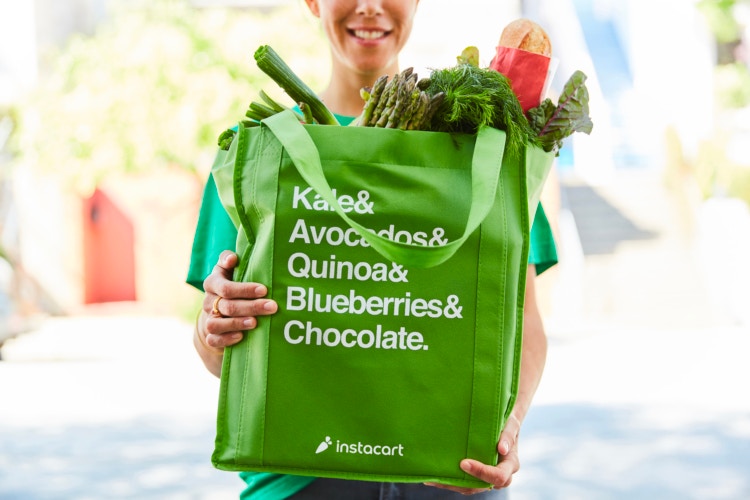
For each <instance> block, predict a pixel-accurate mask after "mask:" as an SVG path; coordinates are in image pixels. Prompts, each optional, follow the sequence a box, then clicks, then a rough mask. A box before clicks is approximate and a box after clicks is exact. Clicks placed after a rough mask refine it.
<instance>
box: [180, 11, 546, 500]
mask: <svg viewBox="0 0 750 500" xmlns="http://www.w3.org/2000/svg"><path fill="white" fill-rule="evenodd" d="M418 1H419V0H305V2H306V3H307V6H308V7H309V9H310V11H311V12H312V14H313V15H315V16H316V17H318V18H319V19H320V22H321V24H322V26H323V29H324V32H325V35H326V37H327V39H328V42H329V46H330V50H331V57H332V69H331V78H330V81H329V83H328V86H327V87H326V88H325V90H323V91H322V92H321V93H320V96H321V98H322V99H323V101H324V102H325V103H326V105H327V106H328V108H329V109H331V110H332V111H333V112H334V113H335V114H336V115H337V118H338V119H339V121H340V122H341V123H342V125H346V124H348V123H349V122H350V121H351V120H352V119H353V117H354V116H356V115H358V114H359V113H360V112H361V110H362V98H361V97H360V93H359V91H360V89H361V88H362V87H364V86H368V85H372V83H373V82H374V81H375V79H377V78H378V77H380V76H381V75H393V74H395V73H397V72H398V71H399V64H398V55H399V52H400V51H401V49H402V48H403V47H404V45H405V44H406V41H407V40H408V38H409V35H410V33H411V29H412V25H413V22H414V16H415V14H416V11H417V4H418ZM235 238H236V229H235V228H234V226H233V225H232V223H231V221H230V220H229V218H228V216H227V215H226V213H225V212H224V211H223V208H222V207H221V204H220V202H219V200H218V196H217V195H216V187H215V185H214V183H213V180H212V179H209V181H208V183H207V185H206V192H205V194H204V200H203V205H202V207H201V214H200V218H199V222H198V229H197V231H196V236H195V243H194V247H193V255H192V261H191V267H190V271H189V275H188V282H189V283H191V284H193V285H194V286H196V287H197V288H202V289H203V290H204V292H205V298H204V301H203V309H202V310H201V312H200V315H199V317H198V321H197V324H196V330H195V335H194V343H195V347H196V349H197V351H198V354H199V355H200V357H201V359H202V360H203V362H204V363H205V365H206V367H207V368H208V370H209V371H210V372H211V373H213V374H214V375H216V376H217V377H218V376H219V375H220V372H221V363H222V356H223V350H224V348H225V347H227V346H231V345H234V344H236V343H237V342H239V341H240V340H241V339H242V337H243V331H247V330H252V329H253V328H255V326H256V325H257V317H258V316H265V315H270V314H273V313H275V312H276V311H277V309H278V305H277V304H276V303H275V302H274V301H272V300H269V299H266V298H264V297H265V295H266V293H267V289H266V287H265V286H264V285H263V284H258V283H235V282H233V281H231V278H232V274H233V269H234V268H235V266H236V265H237V263H238V258H237V255H236V254H235V253H234V252H233V251H231V250H229V249H232V248H234V242H235ZM217 256H218V263H217ZM555 262H556V254H555V247H554V242H553V240H552V236H551V232H550V230H549V225H548V223H547V220H546V218H545V216H544V212H543V210H541V207H540V209H539V210H538V212H537V216H536V218H535V221H534V228H533V229H532V250H531V256H530V265H529V270H528V277H527V291H526V302H525V318H524V326H525V329H524V341H523V356H522V366H521V377H520V388H519V394H518V398H517V402H516V404H515V407H514V409H513V413H512V415H511V417H510V419H509V420H508V422H507V424H506V427H505V429H504V430H503V432H502V434H501V436H500V440H499V442H498V452H499V454H500V462H499V463H498V464H497V465H488V464H482V463H479V462H477V461H475V460H471V459H465V460H463V461H462V462H461V463H460V466H461V468H462V469H463V470H464V471H466V472H467V473H469V474H471V475H473V476H476V477H477V478H479V479H481V480H483V481H486V482H487V483H490V484H492V485H493V487H494V488H496V490H494V491H492V490H487V489H480V490H475V489H465V488H456V487H449V486H444V485H437V484H431V485H423V484H390V483H368V482H362V481H344V480H333V479H315V478H309V477H300V476H288V475H279V474H268V473H241V476H242V477H243V479H244V480H245V481H246V482H247V484H248V486H247V488H246V490H245V491H244V492H243V494H242V497H243V498H275V499H280V498H298V499H301V498H369V497H370V496H372V497H373V498H425V499H426V498H458V497H461V495H466V494H477V495H478V497H479V498H502V497H503V496H504V490H503V488H506V487H507V486H508V485H509V484H510V482H511V479H512V477H513V474H514V473H515V472H516V471H517V470H518V469H519V460H518V432H519V429H520V426H521V422H522V421H523V419H524V416H525V415H526V412H527V410H528V408H529V405H530V404H531V400H532V397H533V395H534V392H535V391H536V388H537V385H538V383H539V380H540V378H541V375H542V370H543V366H544V362H545V358H546V350H547V342H546V336H545V334H544V330H543V327H542V322H541V318H540V316H539V311H538V309H537V303H536V297H535V292H534V278H535V276H536V274H537V273H539V272H542V271H543V270H544V269H546V268H548V267H549V266H551V265H553V264H554V263H555ZM214 264H215V265H214ZM206 276H207V277H206ZM217 297H221V299H222V300H221V301H220V302H219V303H218V308H219V310H218V314H217V312H216V311H214V307H215V305H216V300H217ZM389 495H390V496H389Z"/></svg>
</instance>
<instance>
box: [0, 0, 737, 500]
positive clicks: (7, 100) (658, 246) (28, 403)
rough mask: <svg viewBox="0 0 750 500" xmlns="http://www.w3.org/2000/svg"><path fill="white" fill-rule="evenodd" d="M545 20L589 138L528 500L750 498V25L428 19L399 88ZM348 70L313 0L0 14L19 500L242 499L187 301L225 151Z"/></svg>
mask: <svg viewBox="0 0 750 500" xmlns="http://www.w3.org/2000/svg"><path fill="white" fill-rule="evenodd" d="M517 17H529V18H531V19H533V20H535V21H537V22H538V23H540V24H541V25H542V26H543V27H544V28H545V29H546V30H547V32H548V34H549V35H550V38H551V40H552V46H553V53H554V58H555V59H556V61H557V63H558V65H557V70H556V73H555V76H554V79H553V81H552V84H551V86H550V90H549V95H550V96H551V97H554V96H555V94H557V93H559V92H560V91H561V89H562V85H563V84H564V82H565V81H566V80H567V78H568V77H569V76H570V75H571V74H572V73H573V71H575V70H577V69H580V70H582V71H583V72H584V73H586V75H587V76H588V80H587V86H588V88H589V92H590V98H591V100H590V108H591V115H592V119H593V121H594V124H595V125H594V131H593V133H592V134H591V135H590V136H586V135H582V134H576V135H575V136H573V137H572V138H571V139H570V140H568V141H567V142H566V144H565V147H564V148H563V150H562V152H561V154H560V156H559V158H558V159H557V163H556V166H555V169H554V171H553V174H552V176H551V178H550V179H549V181H548V183H547V186H546V189H545V193H544V195H543V201H544V203H545V207H546V209H547V212H548V214H549V215H550V219H551V222H552V223H553V226H554V231H555V233H556V238H557V243H558V251H559V254H560V264H559V265H558V266H556V267H555V268H553V269H552V270H550V271H548V272H546V273H545V274H543V275H542V276H541V277H540V279H539V285H538V287H539V298H540V301H541V304H542V308H543V313H544V318H545V324H546V328H547V332H548V335H549V338H550V351H549V358H548V365H547V370H546V373H545V378H544V380H543V382H542V385H541V387H540V389H539V392H538V395H537V398H536V401H535V406H534V407H533V408H532V411H531V412H530V414H529V416H528V418H527V421H526V422H525V424H524V428H523V431H522V437H521V461H522V469H521V471H520V472H519V473H518V474H517V476H516V479H515V481H514V486H513V487H512V498H514V499H589V498H591V499H608V498H613V499H619V498H623V499H624V498H631V497H633V496H636V497H637V498H654V499H656V498H658V499H668V498H674V499H685V498H700V499H738V500H739V499H746V498H750V476H748V474H747V470H748V468H747V467H748V464H749V463H750V398H748V396H747V390H746V388H745V386H744V383H746V381H747V380H750V363H747V360H746V356H747V353H748V352H750V288H749V286H750V212H748V205H749V204H750V155H748V154H747V145H748V144H749V143H750V72H749V69H748V68H749V65H750V46H749V45H748V44H749V43H750V2H748V1H746V0H701V1H692V0H652V1H650V2H641V1H632V2H621V1H620V2H617V1H614V0H555V1H553V0H525V1H519V0H507V1H498V2H487V1H482V0H462V2H460V7H459V3H458V2H454V1H451V0H423V1H422V2H420V6H419V12H418V20H417V23H416V26H415V30H414V33H413V36H412V39H411V41H410V43H409V45H408V46H407V48H406V49H405V51H404V53H403V57H402V61H401V62H402V66H404V67H406V66H414V67H415V68H416V69H417V71H418V72H420V73H426V72H427V71H429V68H432V67H441V66H448V65H452V64H453V63H454V62H455V56H456V55H458V54H459V53H460V52H461V50H462V49H463V48H464V47H465V46H467V45H476V46H477V47H479V49H480V59H481V62H482V63H484V64H488V63H489V60H490V59H491V57H492V55H493V52H494V48H495V45H496V43H497V40H498V38H499V35H500V32H501V31H502V28H503V27H504V26H505V25H506V24H507V23H508V22H510V21H511V20H513V19H515V18H517ZM261 44H269V45H272V46H273V47H274V48H275V49H276V50H277V51H278V52H279V53H280V54H281V55H282V57H284V58H285V60H286V61H287V62H288V63H289V64H290V66H291V67H292V68H293V69H294V70H295V72H297V73H298V74H299V75H300V76H301V77H302V78H303V80H305V81H306V82H308V83H309V84H310V85H311V87H313V88H314V89H320V88H322V86H323V85H324V84H325V82H324V81H323V80H322V79H323V78H324V75H325V74H326V72H327V68H328V64H329V60H328V54H327V49H326V48H325V44H324V42H323V40H322V37H321V33H320V30H319V28H318V26H317V23H316V21H315V19H314V18H312V16H310V15H309V14H308V12H307V10H306V8H305V6H304V2H303V1H302V0H286V1H285V0H276V1H273V0H231V1H230V0H193V1H188V0H184V1H178V0H151V1H148V2H146V1H136V0H131V1H124V0H123V1H114V0H109V1H108V0H33V1H32V0H29V1H25V2H11V1H10V0H0V359H1V361H0V498H2V499H5V498H8V499H15V498H18V499H35V498H40V499H41V498H61V499H71V498H97V499H98V498H196V499H197V498H200V499H203V498H210V499H223V498H234V497H236V496H237V494H238V492H239V491H240V489H241V486H242V483H241V481H240V480H239V479H238V478H237V477H236V475H235V474H233V473H226V472H219V471H216V470H213V469H212V467H211V464H210V460H209V459H210V453H211V451H212V449H213V437H214V434H213V433H214V414H215V404H216V392H217V389H218V382H217V381H216V380H215V379H213V378H212V377H211V376H210V375H209V374H208V373H207V372H206V371H205V370H204V369H203V368H202V365H201V364H200V361H199V360H198V358H197V356H196V355H195V354H194V352H193V348H192V343H191V342H192V341H191V335H192V328H193V327H192V322H193V320H194V318H195V315H196V312H197V310H198V308H199V307H200V301H201V296H200V294H198V293H197V292H196V291H194V290H192V289H191V288H190V287H188V286H187V285H186V284H184V278H185V274H186V269H187V265H188V260H189V256H190V248H191V244H192V235H193V230H194V225H195V220H196V216H197V211H198V207H199V203H200V198H201V192H202V187H203V183H204V182H205V179H206V176H207V174H208V171H209V169H210V165H211V162H212V158H213V154H214V151H215V144H216V142H215V141H216V137H217V136H218V134H219V133H220V132H221V131H222V130H224V129H225V128H227V127H228V126H231V125H232V124H233V123H236V122H237V121H238V120H239V119H240V118H241V117H242V115H243V114H244V110H245V108H246V106H247V104H248V103H249V101H250V100H252V99H254V96H256V95H257V92H258V91H259V90H260V89H261V88H262V89H264V90H266V91H270V92H274V91H275V89H274V84H273V83H272V82H270V81H269V80H268V79H267V78H265V76H264V75H262V73H260V72H259V71H258V70H257V69H256V68H255V67H254V63H253V62H252V53H253V52H254V51H255V49H256V48H257V47H258V46H259V45H261Z"/></svg>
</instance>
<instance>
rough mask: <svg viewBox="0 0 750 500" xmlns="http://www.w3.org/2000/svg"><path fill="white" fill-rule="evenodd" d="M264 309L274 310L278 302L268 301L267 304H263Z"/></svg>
mask: <svg viewBox="0 0 750 500" xmlns="http://www.w3.org/2000/svg"><path fill="white" fill-rule="evenodd" d="M263 309H264V310H265V311H268V312H274V311H275V310H276V303H275V302H266V303H265V304H263Z"/></svg>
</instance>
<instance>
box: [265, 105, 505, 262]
mask: <svg viewBox="0 0 750 500" xmlns="http://www.w3.org/2000/svg"><path fill="white" fill-rule="evenodd" d="M261 126H266V127H268V129H270V131H271V132H272V133H273V135H274V136H275V137H276V138H277V139H278V140H279V142H280V143H281V145H282V146H283V147H284V149H285V150H286V152H287V154H288V155H289V157H290V158H291V160H292V162H293V163H294V166H295V168H296V169H297V171H298V172H299V174H300V175H301V176H302V178H303V179H304V180H305V182H307V183H308V184H309V185H310V187H312V188H313V190H315V192H316V193H318V194H319V195H320V196H321V198H323V200H325V201H326V202H327V203H328V204H329V206H331V207H333V209H334V210H335V211H336V213H337V214H338V215H339V216H340V217H341V218H342V219H343V220H344V222H346V223H347V224H348V225H349V226H350V227H352V228H353V229H354V230H355V231H357V233H358V234H359V235H360V236H362V238H363V239H364V240H365V241H367V242H368V243H369V244H370V245H371V246H372V248H373V249H375V251H377V252H378V253H379V254H381V255H382V256H384V257H385V258H387V259H389V260H391V261H393V262H397V263H399V264H402V265H405V266H412V267H422V268H427V267H434V266H437V265H439V264H442V263H443V262H445V261H446V260H448V259H449V258H451V257H452V256H453V254H455V253H456V251H458V249H459V248H460V247H461V245H463V244H464V242H465V241H466V240H467V239H468V238H469V236H471V234H472V233H473V232H474V231H475V230H476V229H477V228H478V227H479V225H480V224H481V223H482V221H483V220H484V219H485V218H486V217H487V214H489V212H490V209H491V208H492V206H493V204H494V203H495V195H496V193H497V186H498V183H499V181H500V170H501V168H502V164H503V153H504V151H505V133H504V132H501V131H500V130H497V129H494V128H490V127H483V128H481V129H480V130H479V133H478V134H477V139H476V142H475V144H474V155H473V157H472V161H471V206H470V209H469V215H468V218H467V222H466V228H465V230H464V232H463V234H462V235H461V236H460V237H459V238H458V239H456V240H454V241H451V242H448V243H446V244H445V245H440V246H421V245H414V244H409V243H403V242H398V241H392V240H390V239H388V238H385V237H383V236H380V235H378V234H375V233H373V232H372V231H370V230H368V229H367V228H366V227H364V226H362V225H361V224H359V223H358V222H356V221H354V220H352V219H351V218H350V217H349V216H348V215H347V214H346V213H345V212H344V211H343V210H342V209H341V207H340V206H339V204H338V201H337V200H336V197H335V196H334V194H333V192H332V190H331V187H330V185H329V184H328V181H327V180H326V177H325V173H324V172H323V167H322V165H321V162H320V154H319V153H318V149H317V147H316V146H315V143H314V142H313V140H312V138H310V135H309V134H308V133H307V131H306V130H305V127H304V126H303V125H302V124H301V123H300V122H299V120H298V119H297V117H296V116H295V115H294V114H293V113H292V112H291V111H283V112H281V113H277V114H275V115H273V116H271V117H270V118H266V119H265V120H263V121H262V122H261Z"/></svg>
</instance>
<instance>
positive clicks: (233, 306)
mask: <svg viewBox="0 0 750 500" xmlns="http://www.w3.org/2000/svg"><path fill="white" fill-rule="evenodd" d="M213 307H214V303H213V302H211V304H210V309H211V312H213ZM278 309H279V306H278V304H277V303H276V301H275V300H271V299H230V298H222V299H221V300H219V302H218V304H216V310H217V312H218V315H219V316H221V317H222V318H239V319H241V318H255V317H256V316H268V315H270V314H274V313H275V312H276V311H278ZM239 329H240V330H247V328H239Z"/></svg>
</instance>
